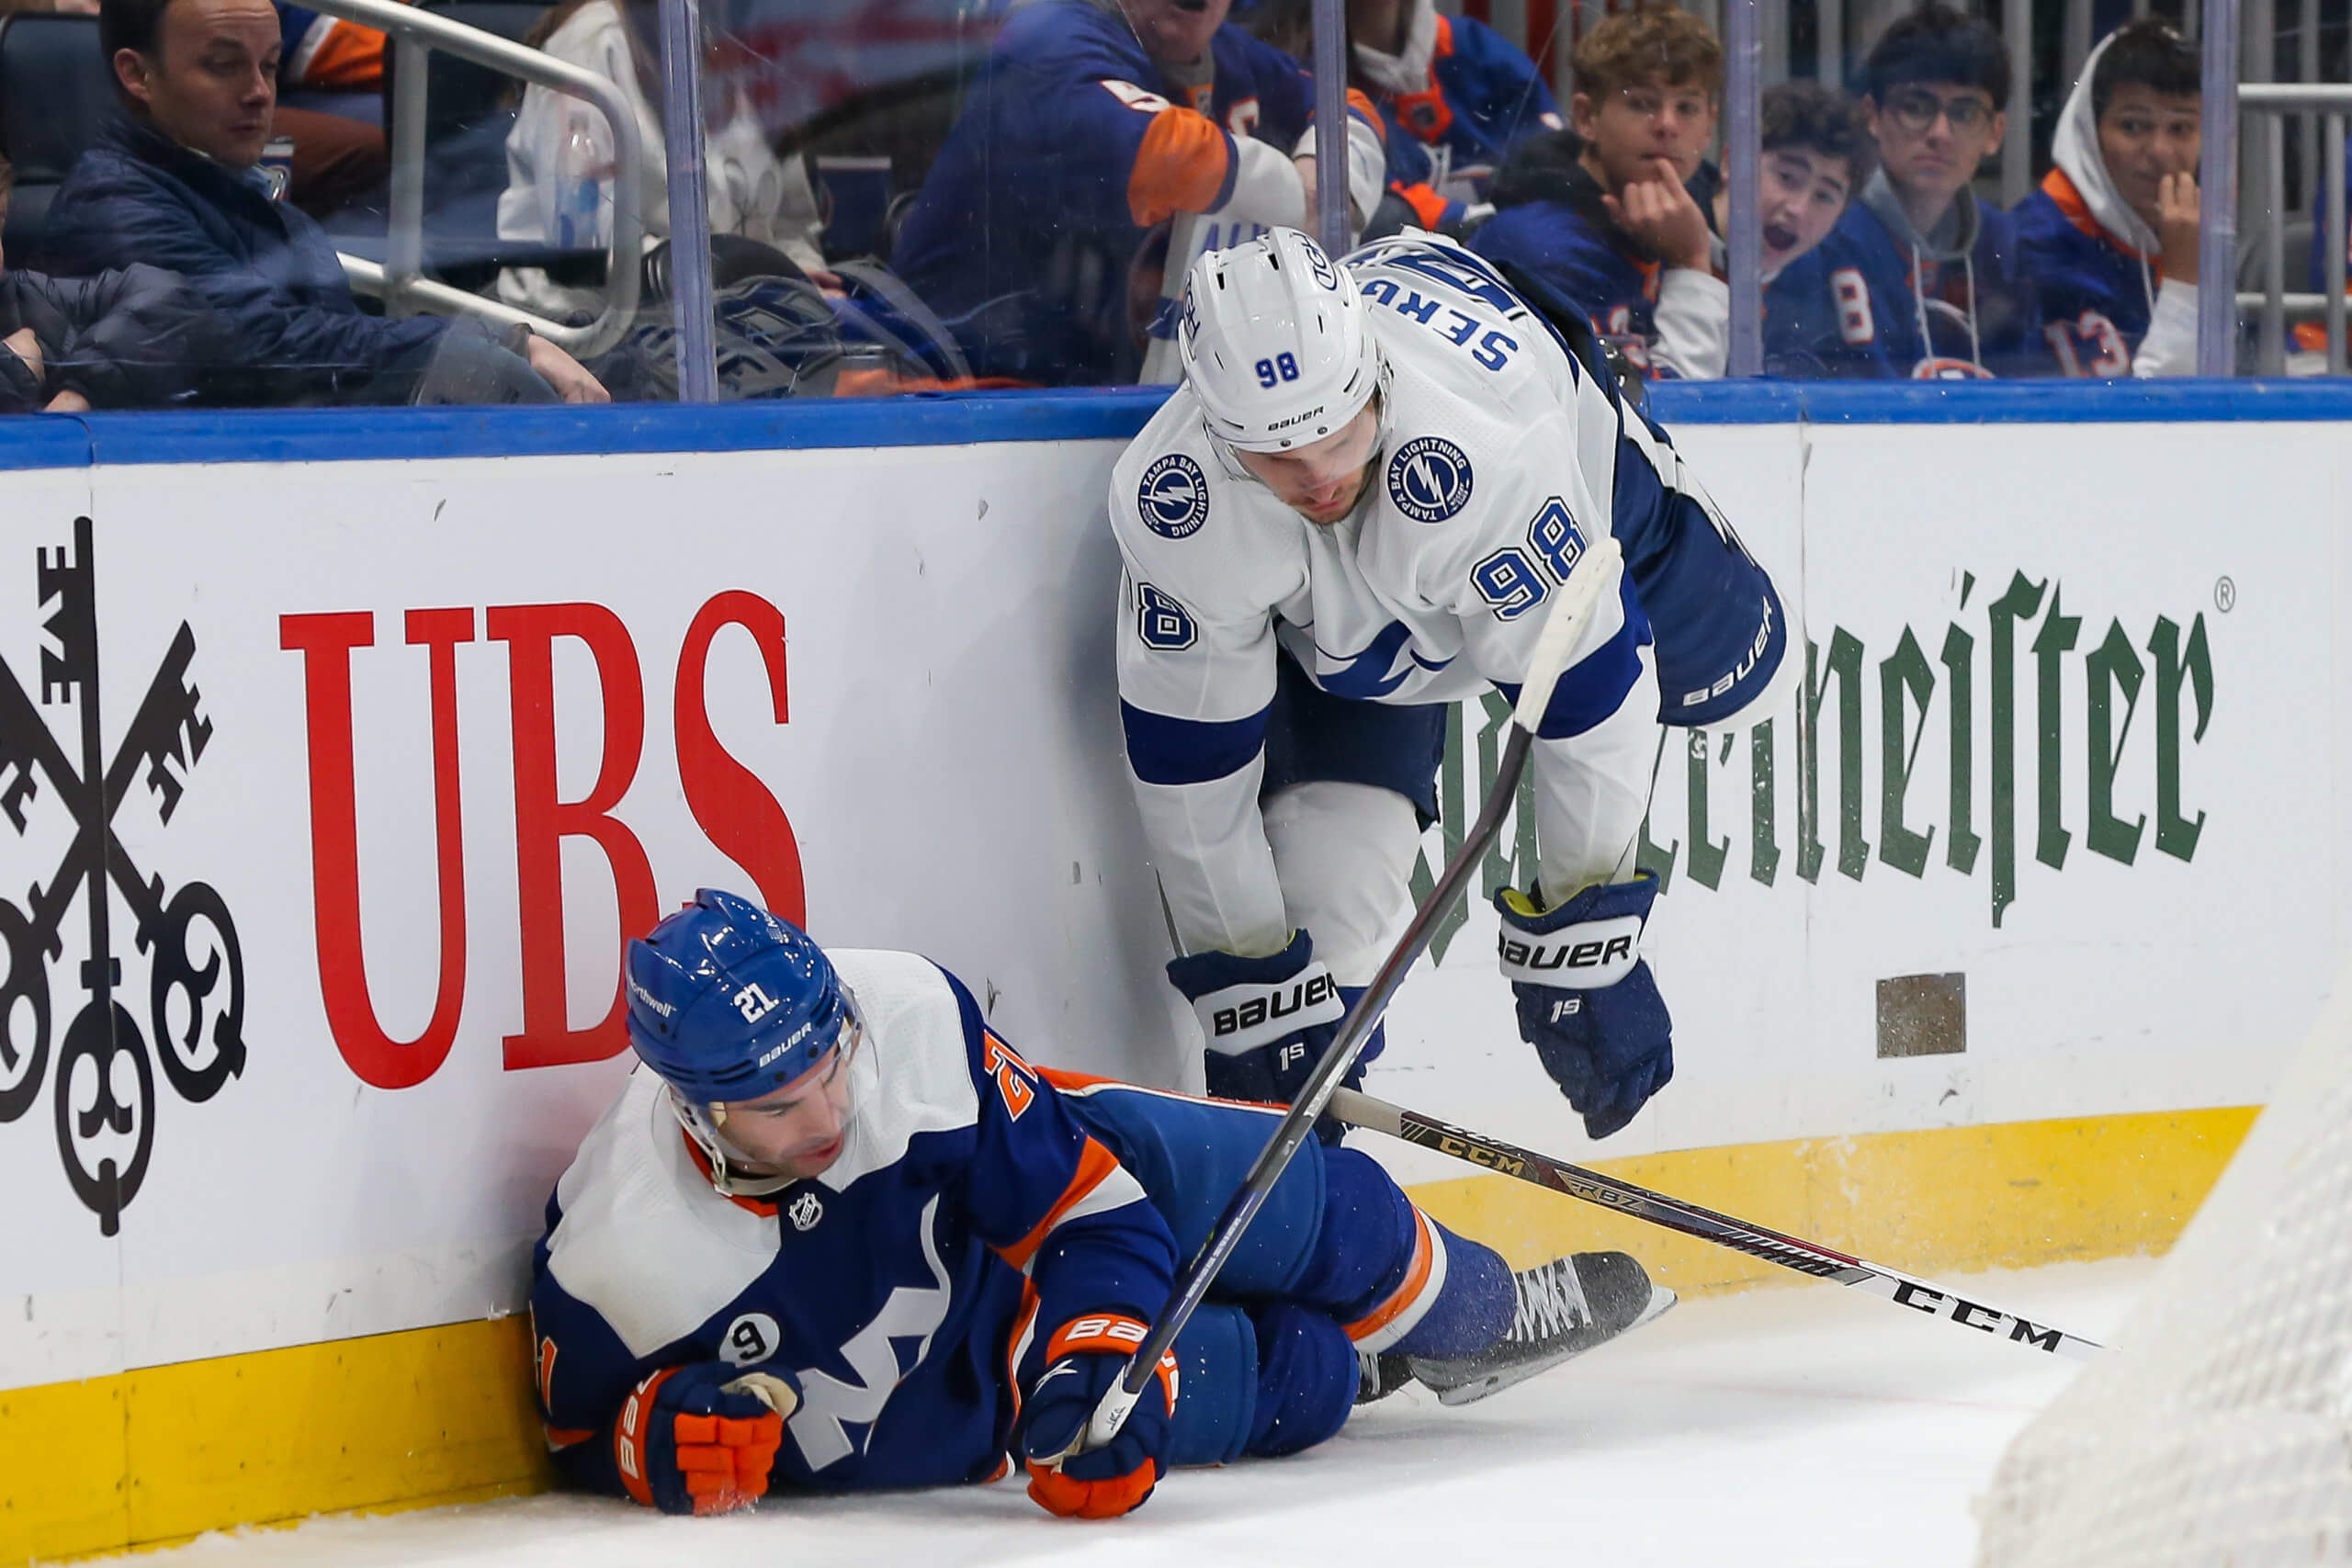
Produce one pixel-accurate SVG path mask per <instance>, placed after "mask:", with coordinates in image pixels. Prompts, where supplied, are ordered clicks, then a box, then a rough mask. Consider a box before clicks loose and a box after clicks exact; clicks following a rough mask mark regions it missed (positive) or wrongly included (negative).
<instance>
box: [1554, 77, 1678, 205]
mask: <svg viewBox="0 0 2352 1568" xmlns="http://www.w3.org/2000/svg"><path fill="white" fill-rule="evenodd" d="M1568 114H1569V116H1570V118H1573V119H1574V120H1575V122H1576V131H1577V135H1578V136H1580V137H1582V138H1584V141H1585V145H1586V147H1587V148H1588V149H1589V152H1590V154H1591V156H1592V158H1593V160H1594V161H1595V162H1597V163H1598V164H1600V169H1599V170H1598V171H1597V172H1598V173H1599V175H1600V180H1601V183H1602V184H1603V185H1605V186H1608V187H1609V189H1611V191H1618V190H1623V188H1624V187H1625V186H1629V185H1632V184H1633V183H1634V181H1636V180H1645V179H1649V178H1651V177H1653V175H1652V164H1651V160H1652V159H1656V158H1664V159H1665V160H1667V161H1668V163H1670V164H1673V165H1674V172H1675V173H1676V174H1677V175H1680V176H1681V177H1682V178H1684V179H1686V180H1687V179H1689V178H1690V177H1691V175H1695V174H1697V173H1698V172H1699V160H1700V159H1701V158H1702V157H1703V156H1704V155H1705V154H1706V151H1707V143H1708V142H1710V141H1713V140H1714V136H1715V99H1714V95H1713V94H1712V93H1710V92H1708V91H1707V89H1706V88H1704V87H1702V86H1701V85H1698V84H1697V83H1695V82H1685V83H1682V84H1681V85H1670V84H1668V83H1666V82H1663V81H1660V80H1658V79H1657V78H1656V77H1653V78H1651V79H1650V80H1649V81H1647V82H1645V83H1642V84H1640V85H1637V86H1632V87H1623V88H1620V89H1619V90H1618V91H1616V92H1614V93H1610V94H1606V95H1604V96H1601V97H1599V98H1595V97H1593V96H1591V95H1590V94H1588V93H1578V94H1577V96H1575V97H1573V98H1571V99H1570V100H1569V101H1568Z"/></svg>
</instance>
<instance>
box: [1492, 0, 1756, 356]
mask: <svg viewBox="0 0 2352 1568" xmlns="http://www.w3.org/2000/svg"><path fill="white" fill-rule="evenodd" d="M1575 67H1576V82H1577V90H1576V94H1575V96H1573V97H1572V98H1571V99H1570V100H1569V112H1570V114H1571V115H1572V117H1573V118H1574V129H1573V130H1566V131H1555V132H1552V133H1549V134H1547V135H1543V136H1536V137H1532V138H1530V139H1529V140H1528V141H1526V142H1524V143H1523V144H1521V147H1520V148H1519V149H1518V151H1517V152H1514V153H1513V154H1512V156H1511V158H1510V161H1509V162H1508V163H1506V164H1504V165H1503V168H1502V171H1501V172H1500V173H1499V174H1498V175H1496V177H1495V183H1494V189H1493V200H1494V205H1495V208H1496V212H1495V215H1494V217H1492V218H1490V219H1488V220H1487V221H1486V222H1485V223H1484V224H1482V225H1481V226H1480V227H1479V228H1478V230H1477V231H1476V233H1475V234H1473V235H1472V237H1471V240H1470V246H1471V248H1472V249H1473V250H1475V251H1476V252H1477V253H1478V254H1481V255H1484V256H1487V257H1488V258H1490V259H1492V260H1494V261H1498V262H1510V263H1511V264H1512V265H1516V266H1518V267H1521V268H1522V269H1524V270H1525V271H1527V272H1528V273H1530V274H1532V276H1536V277H1538V278H1541V279H1542V280H1543V281H1544V282H1545V283H1547V284H1549V285H1551V286H1552V288H1554V289H1555V290H1556V291H1557V292H1558V293H1559V294H1560V295H1561V296H1563V297H1564V298H1565V299H1568V300H1570V301H1572V302H1573V303H1575V304H1576V305H1577V307H1578V308H1579V309H1581V310H1583V311H1584V313H1585V314H1586V315H1587V316H1588V317H1589V318H1590V320H1591V322H1592V330H1593V332H1594V333H1595V334H1596V335H1597V336H1599V337H1600V339H1601V341H1603V342H1604V343H1607V344H1610V345H1611V346H1612V347H1614V348H1616V349H1617V350H1618V352H1619V353H1620V354H1622V355H1623V356H1624V359H1625V362H1626V363H1627V364H1628V365H1630V366H1632V367H1634V369H1636V370H1638V371H1640V372H1641V373H1642V374H1643V375H1644V376H1657V377H1669V378H1713V377H1717V376H1720V375H1722V374H1723V373H1724V355H1725V344H1726V337H1725V323H1726V322H1727V321H1728V320H1729V319H1730V309H1731V306H1730V296H1729V293H1728V291H1727V290H1726V288H1725V287H1724V280H1723V279H1722V278H1721V277H1720V276H1717V275H1716V269H1715V237H1714V232H1713V228H1712V226H1711V217H1712V213H1711V209H1712V207H1713V200H1712V197H1713V193H1714V188H1715V184H1714V180H1713V171H1712V170H1710V169H1709V168H1708V167H1707V165H1706V164H1705V162H1704V154H1705V152H1706V148H1707V144H1708V142H1709V141H1711V140H1712V139H1713V136H1714V129H1715V119H1716V115H1717V111H1718V109H1719V108H1720V107H1721V99H1722V96H1723V70H1724V56H1723V46H1722V44H1721V43H1720V42H1719V41H1718V40H1717V39H1716V38H1715V35H1714V33H1713V31H1712V30H1711V29H1710V28H1708V27H1707V25H1706V23H1704V22H1703V21H1701V20H1700V19H1699V18H1698V17H1694V16H1692V15H1691V14H1690V13H1689V12H1687V11H1682V10H1678V9H1677V8H1675V7H1674V6H1661V5H1641V6H1634V7H1633V8H1632V9H1630V10H1625V11H1621V12H1619V13H1618V14H1617V15H1615V16H1613V17H1609V18H1608V19H1607V20H1605V21H1603V22H1601V23H1600V25H1599V26H1597V27H1595V28H1592V30H1591V31H1589V32H1588V33H1586V34H1585V36H1584V37H1583V38H1581V39H1578V40H1577V48H1576V58H1575Z"/></svg>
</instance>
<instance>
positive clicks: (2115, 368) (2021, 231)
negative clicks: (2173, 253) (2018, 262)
mask: <svg viewBox="0 0 2352 1568" xmlns="http://www.w3.org/2000/svg"><path fill="white" fill-rule="evenodd" d="M2010 216H2011V217H2012V218H2014V219H2015V220H2017V226H2018V244H2019V245H2020V246H2021V247H2023V250H2024V254H2025V262H2026V265H2027V266H2028V268H2030V270H2031V271H2032V273H2033V281H2034V287H2035V288H2037V289H2038V290H2040V292H2041V314H2042V318H2043V321H2044V326H2043V331H2044V333H2045V334H2046V335H2047V337H2048V338H2049V340H2050V344H2051V347H2052V350H2053V351H2054V352H2055V353H2056V354H2057V356H2058V367H2059V368H2060V369H2061V370H2062V371H2064V373H2065V374H2067V375H2069V376H2093V377H2104V376H2129V375H2130V374H2131V355H2132V352H2133V351H2134V350H2135V349H2137V348H2138V347H2139V346H2140V340H2141V339H2142V338H2144V337H2145V336H2147V335H2148V320H2149V313H2150V306H2149V301H2148V291H2149V289H2150V288H2156V287H2161V286H2162V284H2163V283H2164V258H2163V257H2161V256H2142V255H2141V254H2138V253H2137V252H2135V251H2131V250H2129V249H2127V248H2126V247H2125V246H2124V244H2123V243H2122V242H2121V241H2120V240H2118V239H2116V238H2115V237H2114V236H2113V235H2111V234H2109V233H2108V232H2107V231H2106V230H2104V229H2102V228H2100V227H2099V225H2098V220H2097V219H2095V218H2093V217H2092V216H2091V211H2090V208H2089V206H2088V205H2087V204H2086V203H2085V201H2084V200H2083V198H2082V197H2081V195H2080V194H2079V193H2078V192H2077V191H2076V190H2075V182H2074V181H2072V180H2070V179H2068V178H2067V177H2066V173H2065V171H2064V170H2063V169H2052V170H2051V171H2050V173H2049V174H2048V175H2045V176H2044V177H2043V179H2042V182H2041V189H2040V190H2038V191H2035V192H2034V193H2033V194H2032V195H2031V196H2029V197H2026V198H2025V199H2024V200H2023V201H2021V202H2019V203H2018V205H2017V209H2016V210H2015V211H2014V212H2012V213H2011V214H2010Z"/></svg>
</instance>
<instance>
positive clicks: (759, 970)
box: [626, 887, 856, 1105]
mask: <svg viewBox="0 0 2352 1568" xmlns="http://www.w3.org/2000/svg"><path fill="white" fill-rule="evenodd" d="M626 962H627V964H628V1043H629V1044H630V1045H631V1046H632V1047H634V1048H635V1049H636V1051H637V1054H638V1056H639V1059H640V1060H642V1061H643V1062H644V1063H645V1065H646V1066H649V1067H651V1068H652V1069H653V1070H654V1071H655V1072H656V1073H659V1074H660V1075H661V1076H662V1079H663V1081H664V1082H666V1083H668V1084H669V1085H670V1087H671V1088H673V1089H676V1090H677V1091H678V1093H679V1094H680V1095H681V1096H682V1097H683V1098H684V1099H685V1100H690V1101H693V1102H695V1103H696V1104H705V1105H707V1104H717V1103H720V1102H722V1101H729V1100H757V1099H759V1098H760V1097H761V1096H762V1095H764V1094H766V1093H768V1092H769V1091H770V1090H772V1089H777V1088H779V1087H781V1086H782V1085H785V1084H787V1083H790V1082H791V1081H792V1080H793V1079H795V1078H797V1077H799V1076H800V1075H801V1074H803V1073H805V1072H807V1071H808V1070H809V1068H810V1067H812V1066H816V1065H817V1064H818V1063H820V1062H821V1061H822V1060H823V1059H824V1057H825V1055H826V1053H828V1052H830V1051H831V1050H832V1049H833V1047H834V1046H835V1045H836V1044H838V1043H840V1041H841V1039H842V1030H843V1028H844V1026H846V1025H850V1024H853V1023H854V1021H855V1019H856V1012H855V1006H854V1002H853V1001H852V1000H851V998H850V995H849V993H848V991H847V990H846V989H845V988H844V987H842V983H841V977H840V976H838V975H836V974H835V973H834V972H833V965H832V964H831V961H830V960H828V959H827V958H826V957H825V954H824V952H823V950H822V949H820V947H818V945H817V944H816V943H815V942H811V941H809V935H808V933H807V932H806V931H801V930H800V929H799V928H798V927H797V926H795V925H793V924H791V923H790V922H789V921H786V920H781V919H777V918H776V917H775V916H774V915H772V914H770V913H768V911H767V910H765V909H763V908H760V907H759V906H758V905H757V904H754V903H752V901H751V900H750V899H748V898H743V897H738V896H737V895H735V894H732V893H726V892H721V891H720V890H718V888H714V887H704V888H700V889H697V890H696V891H695V901H694V902H693V903H692V904H690V905H688V906H686V908H683V909H681V910H679V911H678V912H677V913H676V914H674V915H672V916H670V917H669V918H668V919H665V920H663V921H662V923H661V924H660V925H658V926H655V927H654V928H653V930H652V931H651V933H650V934H649V935H647V936H645V937H642V938H639V939H638V940H635V941H632V942H630V943H629V944H628V959H627V961H626Z"/></svg>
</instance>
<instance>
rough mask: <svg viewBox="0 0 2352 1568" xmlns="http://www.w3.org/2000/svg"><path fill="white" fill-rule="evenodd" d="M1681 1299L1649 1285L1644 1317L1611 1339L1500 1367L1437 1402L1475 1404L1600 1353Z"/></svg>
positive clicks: (1450, 1390)
mask: <svg viewBox="0 0 2352 1568" xmlns="http://www.w3.org/2000/svg"><path fill="white" fill-rule="evenodd" d="M1680 1299H1681V1298H1680V1297H1679V1296H1677V1295H1676V1294H1675V1293H1674V1292H1672V1291H1669V1290H1668V1289H1667V1288H1666V1287H1665V1286H1664V1285H1660V1284H1656V1283H1653V1284H1652V1285H1651V1286H1650V1299H1649V1303H1648V1304H1647V1305H1645V1306H1644V1307H1643V1308H1642V1312H1641V1315H1640V1316H1639V1317H1636V1318H1635V1319H1634V1321H1633V1322H1631V1323H1629V1324H1627V1325H1625V1326H1624V1327H1623V1328H1621V1329H1619V1330H1618V1331H1617V1332H1616V1333H1614V1334H1612V1335H1611V1336H1610V1337H1608V1338H1606V1339H1595V1340H1592V1341H1590V1342H1589V1343H1588V1344H1583V1345H1567V1346H1563V1347H1561V1348H1560V1349H1559V1350H1557V1351H1556V1352H1555V1353H1554V1354H1552V1355H1549V1356H1544V1357H1540V1358H1538V1359H1535V1360H1532V1361H1521V1362H1520V1363H1519V1364H1518V1365H1517V1366H1513V1367H1502V1368H1498V1369H1497V1370H1496V1371H1491V1372H1488V1373H1487V1375H1486V1376H1484V1377H1479V1378H1473V1379H1471V1380H1470V1381H1469V1382H1465V1383H1462V1384H1460V1385H1458V1386H1456V1387H1453V1388H1442V1389H1439V1390H1438V1391H1437V1402H1438V1403H1439V1404H1449V1405H1450V1404H1476V1403H1477V1402H1478V1401H1480V1400H1482V1399H1485V1398H1487V1396H1488V1395H1490V1394H1497V1393H1501V1392H1502V1391H1503V1390H1505V1389H1507V1388H1509V1387H1510V1386H1511V1385H1512V1384H1513V1383H1521V1382H1526V1381H1527V1380H1528V1379H1530V1378H1532V1377H1533V1376H1535V1375H1536V1374H1537V1373H1538V1372H1548V1371H1551V1370H1552V1369H1553V1368H1554V1367H1556V1366H1558V1365H1559V1364H1560V1363H1561V1362H1563V1361H1572V1360H1574V1359H1577V1357H1578V1356H1581V1355H1583V1354H1584V1353H1585V1352H1586V1351H1588V1350H1598V1349H1599V1348H1600V1347H1602V1346H1603V1345H1613V1344H1615V1343H1616V1342H1617V1341H1618V1340H1620V1339H1623V1337H1625V1336H1626V1335H1628V1334H1631V1333H1632V1332H1633V1331H1634V1329H1636V1328H1639V1327H1641V1326H1642V1325H1644V1324H1645V1323H1649V1322H1652V1321H1654V1320H1656V1319H1657V1318H1659V1317H1663V1316H1664V1315H1665V1314H1666V1313H1667V1310H1668V1308H1670V1307H1672V1306H1673V1305H1674V1303H1676V1302H1677V1301H1679V1300H1680Z"/></svg>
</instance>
